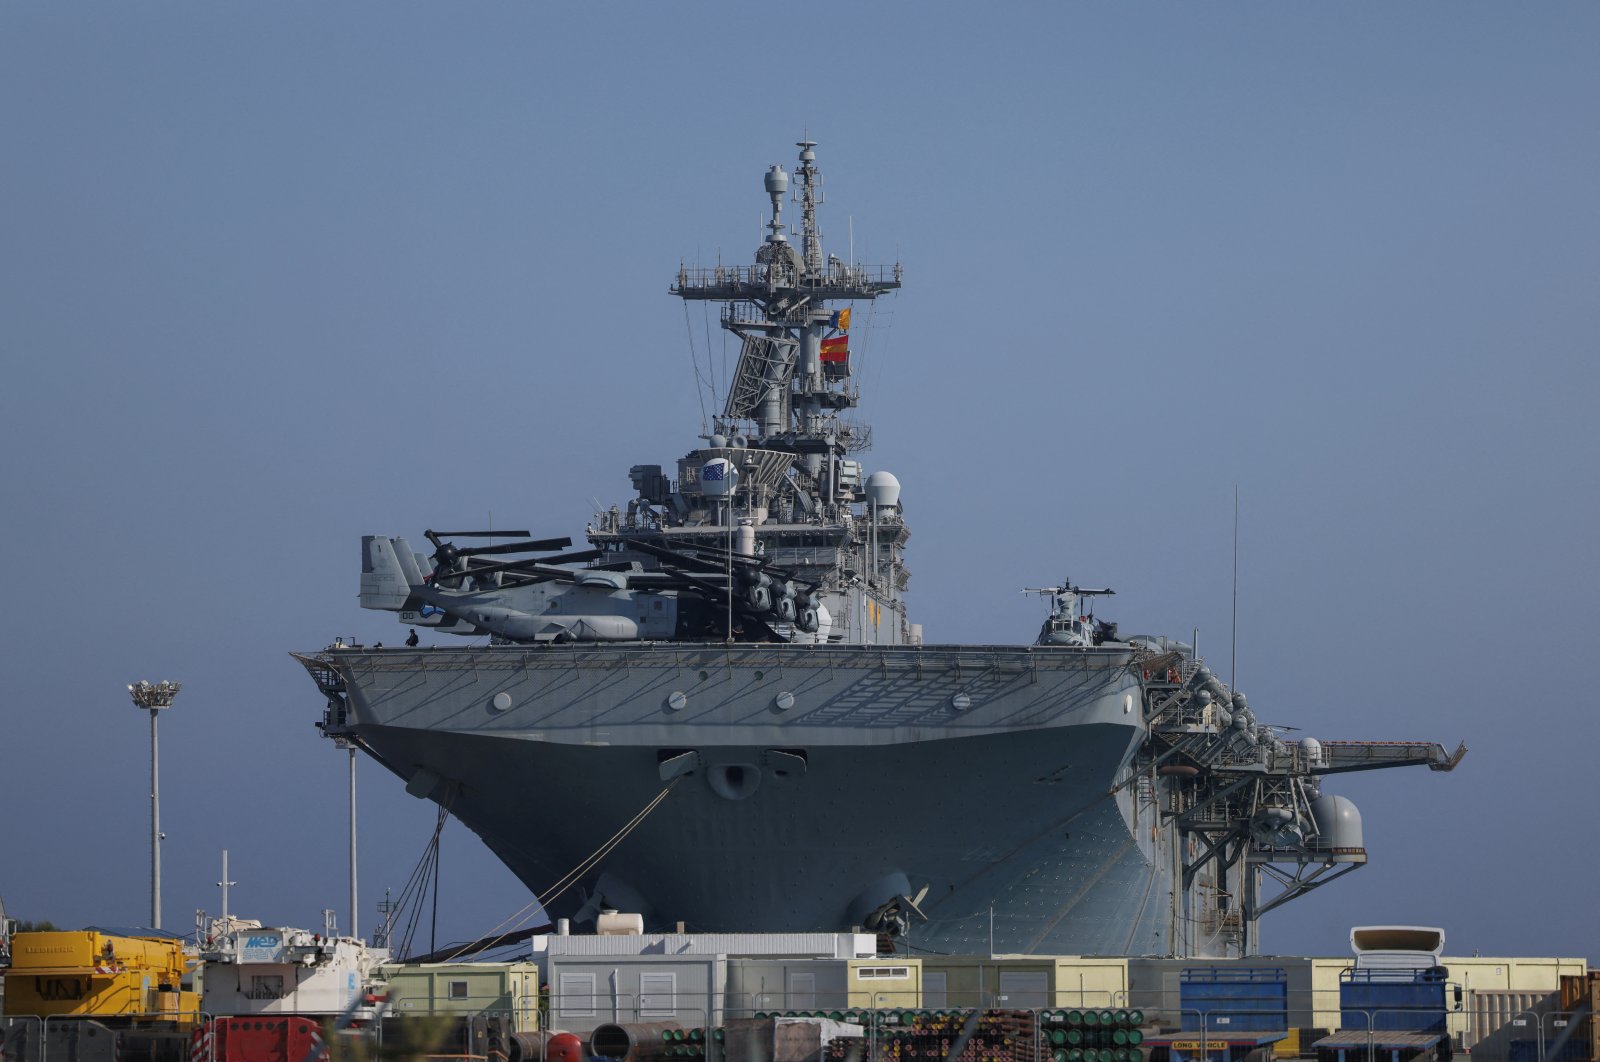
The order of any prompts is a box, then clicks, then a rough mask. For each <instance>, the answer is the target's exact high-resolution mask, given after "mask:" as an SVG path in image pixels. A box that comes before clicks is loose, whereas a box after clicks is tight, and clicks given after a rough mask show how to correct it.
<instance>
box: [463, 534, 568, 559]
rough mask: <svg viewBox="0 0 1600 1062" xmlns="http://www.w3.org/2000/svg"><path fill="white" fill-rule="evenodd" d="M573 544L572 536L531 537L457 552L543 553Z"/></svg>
mask: <svg viewBox="0 0 1600 1062" xmlns="http://www.w3.org/2000/svg"><path fill="white" fill-rule="evenodd" d="M570 545H572V539H570V538H529V539H524V540H523V541H521V542H501V543H499V544H498V545H494V546H464V547H458V548H457V549H456V552H457V553H458V554H460V555H461V556H463V557H484V556H489V555H491V554H495V553H543V552H545V551H546V550H552V549H566V548H567V547H568V546H570Z"/></svg>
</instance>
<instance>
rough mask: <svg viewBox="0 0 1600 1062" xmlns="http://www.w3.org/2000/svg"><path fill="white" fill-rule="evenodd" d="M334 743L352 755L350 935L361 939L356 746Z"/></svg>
mask: <svg viewBox="0 0 1600 1062" xmlns="http://www.w3.org/2000/svg"><path fill="white" fill-rule="evenodd" d="M333 743H334V744H335V745H337V746H338V747H339V748H341V749H345V750H347V751H348V752H349V753H350V935H351V936H352V937H356V938H358V939H359V938H360V936H361V927H360V924H359V923H358V922H357V921H356V917H357V915H358V914H359V905H358V904H357V903H356V744H355V742H353V741H350V740H347V739H346V738H343V737H336V738H334V739H333Z"/></svg>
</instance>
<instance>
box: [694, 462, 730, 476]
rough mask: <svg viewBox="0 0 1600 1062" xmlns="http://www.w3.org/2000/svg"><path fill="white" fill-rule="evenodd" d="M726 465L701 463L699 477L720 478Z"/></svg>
mask: <svg viewBox="0 0 1600 1062" xmlns="http://www.w3.org/2000/svg"><path fill="white" fill-rule="evenodd" d="M726 467H727V466H726V465H702V466H701V467H700V478H701V479H721V478H722V472H723V469H725V468H726Z"/></svg>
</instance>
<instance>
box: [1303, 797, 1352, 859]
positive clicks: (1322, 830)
mask: <svg viewBox="0 0 1600 1062" xmlns="http://www.w3.org/2000/svg"><path fill="white" fill-rule="evenodd" d="M1311 815H1312V817H1313V818H1315V819H1316V820H1317V832H1316V835H1315V836H1314V837H1313V838H1312V839H1311V847H1312V848H1315V849H1323V850H1330V849H1331V850H1332V851H1334V852H1336V853H1337V852H1341V851H1343V852H1355V851H1359V850H1361V849H1362V848H1364V847H1365V845H1364V843H1363V839H1362V834H1361V812H1360V811H1358V810H1357V809H1356V806H1355V804H1353V803H1351V802H1350V800H1349V799H1348V798H1346V797H1342V796H1334V795H1332V794H1330V793H1324V794H1323V795H1322V796H1319V797H1317V799H1315V800H1313V801H1312V802H1311Z"/></svg>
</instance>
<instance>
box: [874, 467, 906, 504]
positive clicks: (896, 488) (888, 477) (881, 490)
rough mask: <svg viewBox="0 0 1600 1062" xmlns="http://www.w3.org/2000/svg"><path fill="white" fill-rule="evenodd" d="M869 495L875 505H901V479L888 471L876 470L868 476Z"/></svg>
mask: <svg viewBox="0 0 1600 1062" xmlns="http://www.w3.org/2000/svg"><path fill="white" fill-rule="evenodd" d="M867 497H868V498H871V499H872V502H873V504H874V505H878V506H880V507H881V506H885V505H899V504H900V481H899V480H898V479H895V478H894V476H893V475H892V474H890V473H888V472H874V473H873V474H872V475H870V476H868V477H867Z"/></svg>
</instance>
